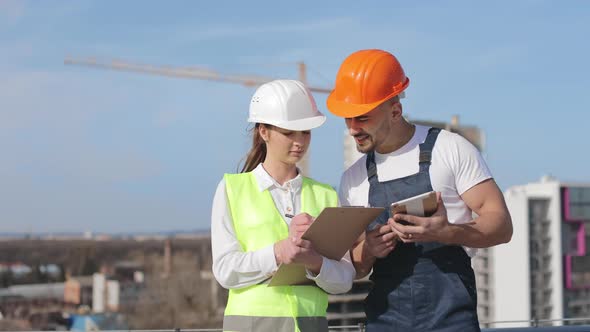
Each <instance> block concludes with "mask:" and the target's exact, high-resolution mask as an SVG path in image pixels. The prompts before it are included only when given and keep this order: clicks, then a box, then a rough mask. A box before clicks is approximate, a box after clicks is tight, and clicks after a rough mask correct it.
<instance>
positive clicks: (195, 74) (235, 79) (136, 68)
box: [64, 57, 332, 175]
mask: <svg viewBox="0 0 590 332" xmlns="http://www.w3.org/2000/svg"><path fill="white" fill-rule="evenodd" d="M64 64H65V65H77V66H86V67H93V68H98V69H110V70H117V71H125V72H134V73H142V74H149V75H160V76H167V77H176V78H186V79H198V80H208V81H218V82H227V83H237V84H242V85H245V86H248V87H253V86H259V85H262V84H264V83H266V82H270V81H272V80H274V78H270V77H262V76H248V75H226V74H222V73H219V72H216V71H213V70H209V69H206V68H196V67H172V66H162V65H150V64H137V63H131V62H126V61H122V60H110V61H101V60H98V59H96V58H72V57H67V58H65V60H64ZM297 66H298V69H299V78H298V79H299V81H301V82H303V83H304V84H305V85H307V67H306V65H305V63H304V62H302V61H301V62H298V63H297ZM307 87H308V89H309V90H310V91H312V92H316V93H330V92H331V91H332V89H330V88H323V87H314V86H309V85H307ZM298 167H299V169H300V170H301V172H302V173H303V174H304V175H309V150H308V153H307V154H306V155H305V156H304V158H303V159H302V160H301V161H300V162H299V164H298Z"/></svg>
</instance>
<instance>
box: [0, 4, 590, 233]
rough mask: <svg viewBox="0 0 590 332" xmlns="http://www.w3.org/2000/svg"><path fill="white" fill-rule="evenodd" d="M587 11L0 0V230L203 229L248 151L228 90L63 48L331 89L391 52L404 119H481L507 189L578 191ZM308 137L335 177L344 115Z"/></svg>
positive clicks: (237, 100)
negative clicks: (401, 73) (356, 62)
mask: <svg viewBox="0 0 590 332" xmlns="http://www.w3.org/2000/svg"><path fill="white" fill-rule="evenodd" d="M588 22H590V2H587V1H567V2H562V1H541V0H539V1H532V0H531V1H487V2H483V1H479V2H475V1H411V2H410V1H406V2H401V1H400V2H397V1H396V2H394V1H388V2H377V1H374V2H373V1H366V2H363V3H362V4H361V2H318V1H314V2H310V1H296V2H277V1H243V2H241V1H231V2H230V1H185V2H182V1H168V2H163V1H162V2H156V1H152V2H147V1H51V2H50V1H11V0H0V40H1V41H2V42H1V43H0V73H1V75H0V135H1V139H0V151H2V153H1V154H0V183H1V184H2V185H1V186H0V232H30V231H32V232H46V231H85V230H92V231H96V232H126V231H168V230H188V229H207V228H208V227H209V222H210V221H209V215H210V209H211V208H210V207H211V201H212V196H213V193H214V190H215V187H216V185H217V183H218V181H219V180H220V179H221V177H222V175H223V173H224V172H234V171H235V170H236V168H237V165H238V163H239V161H240V160H241V158H242V157H243V155H244V154H245V153H246V151H247V149H248V147H249V138H248V133H247V131H246V129H247V123H246V117H247V111H248V103H249V98H250V96H251V95H252V93H253V92H254V89H253V88H248V87H244V86H240V85H236V84H229V83H218V82H207V81H199V80H186V79H180V78H165V77H158V76H149V75H141V74H134V73H122V72H115V71H109V70H97V69H92V68H85V67H76V66H65V65H64V64H63V60H64V58H65V57H66V56H75V57H90V56H94V57H98V58H100V59H105V60H110V59H114V58H117V59H124V60H128V61H130V62H138V63H148V64H156V65H172V66H198V67H207V68H210V69H212V70H216V71H220V72H222V73H227V74H244V75H262V76H270V77H277V78H297V67H296V64H295V63H296V62H298V61H305V62H306V64H307V65H308V66H309V72H308V77H309V82H310V84H311V85H315V86H325V87H330V86H331V85H332V84H333V80H334V77H335V74H336V72H337V70H338V67H339V64H340V62H341V61H342V60H343V59H344V58H345V57H346V56H347V55H348V54H350V53H351V52H354V51H356V50H359V49H365V48H381V49H385V50H388V51H390V52H392V53H394V54H395V55H396V56H397V57H398V59H399V60H400V62H401V63H402V65H403V66H404V69H405V71H406V74H407V75H408V76H409V77H410V79H411V85H410V87H409V88H408V90H407V98H406V99H404V101H403V104H404V111H405V112H406V114H407V115H408V116H409V117H410V118H414V119H430V120H438V121H449V120H450V118H451V117H452V116H453V115H454V114H457V115H459V116H460V121H461V123H463V124H466V125H475V126H478V127H480V128H481V129H482V130H483V131H484V132H485V135H486V137H487V146H486V151H485V156H486V159H487V161H488V163H489V166H490V168H491V169H492V172H493V174H494V176H495V178H496V180H497V182H498V183H499V184H500V186H501V188H502V189H507V188H508V187H510V186H512V185H518V184H524V183H527V182H531V181H535V180H537V179H539V178H540V177H541V176H542V175H544V174H551V175H553V176H556V177H557V178H559V179H560V180H564V181H575V182H590V172H588V164H590V157H589V154H588V145H589V144H588V138H587V136H586V135H585V133H586V132H587V131H588V124H589V120H590V115H588V112H589V111H590V101H589V98H588V89H589V87H590V61H589V59H590V48H589V47H588V42H587V40H588V36H590V24H589V23H588ZM325 98H326V96H325V95H321V94H318V95H316V99H317V102H318V105H319V106H320V108H321V110H322V111H323V112H324V113H325V114H327V116H328V121H327V124H326V125H324V126H323V127H321V128H320V129H317V130H315V131H314V132H313V139H312V149H311V172H312V176H313V177H315V178H316V179H318V180H321V181H324V182H327V183H330V184H332V185H334V186H337V185H338V182H339V177H340V173H341V172H342V163H343V162H342V160H343V157H342V140H343V136H344V123H343V121H342V120H341V119H339V118H336V117H334V116H332V115H331V114H328V112H327V110H326V108H325Z"/></svg>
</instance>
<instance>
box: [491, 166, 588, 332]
mask: <svg viewBox="0 0 590 332" xmlns="http://www.w3.org/2000/svg"><path fill="white" fill-rule="evenodd" d="M504 196H505V199H506V204H507V205H508V209H509V210H510V214H511V216H512V223H513V225H514V234H513V237H512V240H511V241H510V243H508V244H504V245H500V246H496V247H493V248H491V249H490V254H491V256H492V257H493V260H491V264H490V289H491V290H492V291H493V301H492V307H493V310H491V312H490V317H489V320H490V321H495V322H498V321H515V320H519V321H522V320H535V319H538V320H550V319H555V320H558V319H562V318H584V317H590V256H589V255H588V252H587V250H586V243H587V242H588V241H590V237H589V233H587V232H586V229H588V230H589V231H590V184H568V183H561V182H559V181H557V180H555V179H553V178H551V177H543V178H542V179H541V180H540V181H539V182H537V183H530V184H526V185H521V186H515V187H511V188H509V189H508V190H507V191H506V192H505V193H504ZM529 325H530V324H528V323H512V324H497V325H492V326H493V327H508V326H529ZM554 325H562V323H561V322H556V323H554Z"/></svg>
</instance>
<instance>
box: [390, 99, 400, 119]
mask: <svg viewBox="0 0 590 332" xmlns="http://www.w3.org/2000/svg"><path fill="white" fill-rule="evenodd" d="M389 107H390V108H389V111H390V114H391V118H392V119H399V118H401V117H402V114H403V111H402V103H400V102H399V100H397V101H394V102H392V103H391V104H390V105H389Z"/></svg>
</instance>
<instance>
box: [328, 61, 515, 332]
mask: <svg viewBox="0 0 590 332" xmlns="http://www.w3.org/2000/svg"><path fill="white" fill-rule="evenodd" d="M408 85H409V79H408V78H407V77H406V75H405V73H404V70H403V69H402V67H401V65H400V64H399V62H398V60H397V59H396V58H395V57H394V56H393V55H392V54H390V53H388V52H385V51H382V50H362V51H358V52H355V53H353V54H351V55H350V56H348V57H347V58H346V59H345V60H344V62H343V63H342V65H341V67H340V70H339V72H338V74H337V77H336V86H335V89H334V90H333V91H332V93H331V94H330V96H329V97H328V100H327V105H328V109H329V110H330V112H332V113H333V114H335V115H337V116H340V117H343V118H345V121H346V126H347V127H348V130H349V133H350V135H351V136H353V137H354V139H355V142H356V146H357V149H358V150H359V151H360V152H363V153H365V154H366V155H365V156H363V157H362V158H360V159H359V160H358V161H357V162H356V163H354V164H353V165H352V166H351V167H350V168H349V169H347V170H346V171H345V172H344V174H343V175H342V179H341V183H340V193H339V195H340V201H341V203H342V205H343V206H345V205H362V206H375V207H379V206H380V207H385V208H386V212H384V213H383V214H382V215H381V216H379V218H377V220H376V221H375V222H374V224H373V225H372V226H370V227H369V229H368V230H367V232H366V234H365V235H364V236H363V237H361V239H359V241H358V242H357V243H356V244H355V246H354V248H353V249H352V258H353V263H354V265H355V268H356V271H357V277H358V278H360V277H364V276H366V275H367V274H368V273H369V272H370V271H371V269H372V274H371V280H372V281H373V282H374V286H373V289H372V290H371V292H370V293H369V295H368V297H367V299H366V301H365V311H366V314H367V331H404V332H409V331H479V322H478V318H477V295H476V287H475V277H474V274H473V270H472V269H471V260H470V257H473V255H474V254H475V252H476V249H474V248H486V247H490V246H493V245H497V244H500V243H506V242H508V241H510V238H511V237H512V221H511V219H510V215H509V213H508V210H507V208H506V203H505V202H504V198H503V196H502V193H501V191H500V190H499V188H498V186H497V185H496V183H495V182H494V180H493V178H492V175H491V173H490V171H489V169H488V167H487V166H486V163H485V161H484V160H483V159H482V157H481V155H480V153H479V151H477V149H476V148H475V147H474V146H473V145H472V144H470V143H469V142H468V141H467V140H465V139H464V138H462V137H461V136H459V135H457V134H454V133H451V132H448V131H445V130H440V129H435V128H428V127H424V126H417V125H413V124H411V123H409V122H407V121H406V119H405V118H404V117H403V112H402V104H401V102H400V97H402V96H403V91H404V90H405V89H406V88H407V87H408ZM429 191H436V192H437V199H438V208H437V211H436V212H435V213H434V215H432V216H430V217H417V216H411V215H406V214H396V215H394V216H389V212H388V211H389V209H388V207H389V206H390V204H391V203H393V202H396V201H399V200H402V199H405V198H409V197H412V196H416V195H418V194H421V193H425V192H429ZM472 212H475V213H476V214H477V216H478V217H476V218H475V219H474V218H473V217H472V216H473V214H472Z"/></svg>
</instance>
